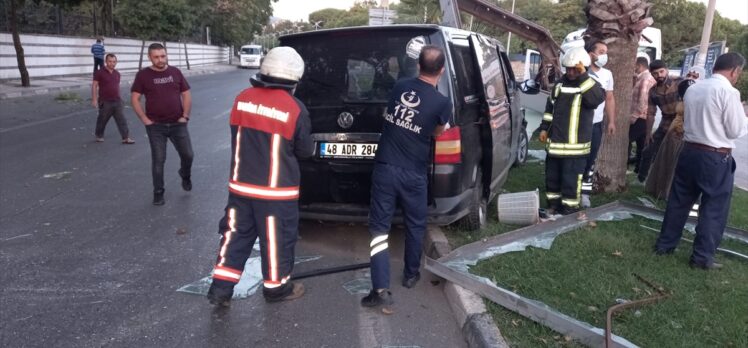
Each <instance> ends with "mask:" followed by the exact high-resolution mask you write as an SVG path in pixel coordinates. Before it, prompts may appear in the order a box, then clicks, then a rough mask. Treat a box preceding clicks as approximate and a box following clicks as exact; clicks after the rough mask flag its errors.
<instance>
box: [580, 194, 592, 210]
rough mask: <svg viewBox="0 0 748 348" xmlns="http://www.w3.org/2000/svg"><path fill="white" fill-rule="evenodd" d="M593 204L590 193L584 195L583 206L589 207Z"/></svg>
mask: <svg viewBox="0 0 748 348" xmlns="http://www.w3.org/2000/svg"><path fill="white" fill-rule="evenodd" d="M591 206H592V204H591V203H590V195H582V208H589V207H591Z"/></svg>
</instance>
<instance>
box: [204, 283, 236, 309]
mask: <svg viewBox="0 0 748 348" xmlns="http://www.w3.org/2000/svg"><path fill="white" fill-rule="evenodd" d="M232 296H234V289H233V288H225V287H219V286H216V285H215V284H210V289H208V296H207V297H208V301H209V302H210V304H212V305H215V306H218V307H229V306H231V297H232Z"/></svg>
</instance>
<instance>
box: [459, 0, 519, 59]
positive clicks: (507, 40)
mask: <svg viewBox="0 0 748 348" xmlns="http://www.w3.org/2000/svg"><path fill="white" fill-rule="evenodd" d="M514 1H515V0H512V14H514ZM472 23H473V21H472V17H471V18H470V24H471V25H472ZM510 43H512V32H511V31H510V32H509V35H508V36H507V38H506V53H507V54H509V44H510Z"/></svg>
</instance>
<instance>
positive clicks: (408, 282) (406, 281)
mask: <svg viewBox="0 0 748 348" xmlns="http://www.w3.org/2000/svg"><path fill="white" fill-rule="evenodd" d="M419 279H421V273H418V274H416V275H415V276H413V277H410V278H405V276H403V286H404V287H406V288H408V289H412V288H413V287H414V286H416V283H418V280H419Z"/></svg>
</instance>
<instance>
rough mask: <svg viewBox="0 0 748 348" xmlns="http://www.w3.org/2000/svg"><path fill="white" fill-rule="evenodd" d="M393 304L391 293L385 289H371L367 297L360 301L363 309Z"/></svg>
mask: <svg viewBox="0 0 748 348" xmlns="http://www.w3.org/2000/svg"><path fill="white" fill-rule="evenodd" d="M393 303H394V301H392V292H390V291H389V290H387V289H380V290H374V289H372V290H371V292H369V295H367V296H366V297H364V298H362V299H361V305H362V306H364V307H379V306H389V305H392V304H393Z"/></svg>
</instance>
